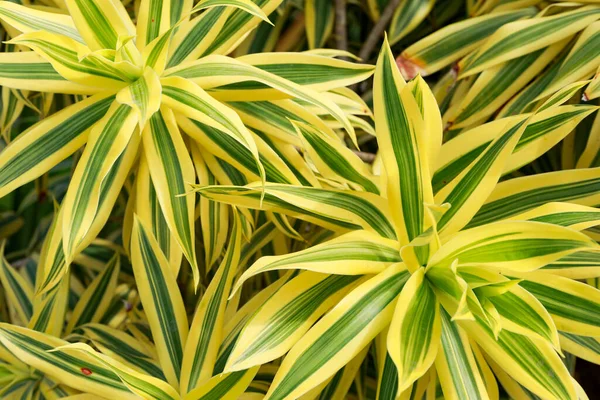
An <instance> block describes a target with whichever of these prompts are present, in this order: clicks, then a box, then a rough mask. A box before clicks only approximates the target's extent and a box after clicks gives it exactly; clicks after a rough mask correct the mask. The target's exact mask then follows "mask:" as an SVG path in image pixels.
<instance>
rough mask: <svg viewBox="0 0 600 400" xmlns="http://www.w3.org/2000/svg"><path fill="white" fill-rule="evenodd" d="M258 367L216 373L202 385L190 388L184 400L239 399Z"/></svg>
mask: <svg viewBox="0 0 600 400" xmlns="http://www.w3.org/2000/svg"><path fill="white" fill-rule="evenodd" d="M258 368H259V367H254V368H251V369H248V370H245V371H237V372H232V373H229V374H222V375H217V376H214V377H212V378H211V379H209V380H208V381H207V382H206V383H205V384H204V385H202V386H200V387H198V388H196V389H194V390H192V391H191V392H189V393H188V394H187V395H186V396H185V399H186V400H220V399H228V398H231V399H239V398H241V397H242V396H243V393H244V391H245V390H246V389H247V388H248V386H249V385H250V382H251V381H252V379H253V378H254V377H255V376H256V373H257V372H258Z"/></svg>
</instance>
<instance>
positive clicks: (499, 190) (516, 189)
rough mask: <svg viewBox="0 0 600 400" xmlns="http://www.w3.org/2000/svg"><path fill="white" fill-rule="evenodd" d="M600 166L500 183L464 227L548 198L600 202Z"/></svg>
mask: <svg viewBox="0 0 600 400" xmlns="http://www.w3.org/2000/svg"><path fill="white" fill-rule="evenodd" d="M599 188H600V169H599V168H588V169H577V170H565V171H557V172H550V173H545V174H537V175H532V176H526V177H521V178H513V179H510V180H506V181H504V182H501V183H499V184H498V185H497V186H496V188H495V189H494V190H493V191H492V193H491V194H490V196H489V197H488V198H487V200H486V201H485V204H484V205H483V206H482V207H481V209H480V210H479V211H478V212H477V214H475V216H474V217H473V218H472V219H471V221H470V222H469V224H468V225H467V228H470V227H474V226H479V225H483V224H487V223H490V222H493V221H498V220H500V219H505V218H510V217H512V216H514V215H517V214H521V213H523V212H526V211H529V210H531V209H533V208H535V207H538V206H541V205H543V204H546V203H548V202H551V201H568V202H571V203H575V204H582V205H590V206H595V205H596V204H599V203H600V196H599V195H598V190H599Z"/></svg>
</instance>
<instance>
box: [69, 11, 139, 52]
mask: <svg viewBox="0 0 600 400" xmlns="http://www.w3.org/2000/svg"><path fill="white" fill-rule="evenodd" d="M65 4H66V5H67V7H68V9H69V14H70V15H71V17H72V18H73V22H74V23H75V26H76V27H77V31H79V34H80V35H81V36H82V37H83V39H84V40H85V43H86V44H87V45H88V46H89V48H90V49H92V50H102V49H110V50H116V49H117V46H118V44H119V43H120V39H122V38H126V37H133V36H135V34H136V30H135V26H134V25H133V22H131V19H130V18H129V16H128V15H127V10H125V7H124V6H123V4H122V3H121V2H120V1H112V0H111V1H98V0H65Z"/></svg>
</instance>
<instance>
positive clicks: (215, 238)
mask: <svg viewBox="0 0 600 400" xmlns="http://www.w3.org/2000/svg"><path fill="white" fill-rule="evenodd" d="M191 147H192V159H193V160H194V167H195V168H196V173H197V175H198V184H199V185H202V186H208V185H216V184H217V183H218V182H217V178H216V177H215V175H214V174H213V173H212V171H211V170H210V169H209V168H208V166H207V165H206V162H205V161H204V159H203V157H202V155H201V151H200V149H199V148H198V146H197V145H192V146H191ZM200 223H201V226H202V240H203V243H204V254H205V260H206V266H207V267H208V268H210V267H211V266H212V265H213V264H214V263H215V262H216V261H217V259H218V258H219V257H220V256H221V254H222V253H223V251H224V250H225V246H226V244H227V237H228V235H227V234H228V232H229V207H227V205H225V204H222V203H219V202H216V201H212V200H208V199H207V198H205V197H200Z"/></svg>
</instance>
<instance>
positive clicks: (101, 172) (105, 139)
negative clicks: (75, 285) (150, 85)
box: [62, 102, 139, 264]
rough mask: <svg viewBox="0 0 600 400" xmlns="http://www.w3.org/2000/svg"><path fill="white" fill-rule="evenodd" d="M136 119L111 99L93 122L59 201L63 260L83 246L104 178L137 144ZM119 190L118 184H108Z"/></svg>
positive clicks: (90, 238) (90, 239)
mask: <svg viewBox="0 0 600 400" xmlns="http://www.w3.org/2000/svg"><path fill="white" fill-rule="evenodd" d="M136 125H137V119H136V116H135V113H134V112H133V109H132V108H131V107H129V106H126V105H120V104H118V103H116V102H113V104H112V105H111V107H110V108H109V110H108V111H107V113H106V115H105V116H104V118H102V119H101V120H100V121H99V122H98V124H97V125H94V127H93V128H92V130H91V132H90V137H89V138H88V143H87V145H86V149H85V151H84V152H83V154H82V156H81V158H80V160H79V162H78V164H77V167H76V168H75V171H74V172H73V180H72V181H71V182H72V183H71V184H70V185H69V189H68V190H67V193H66V195H65V199H64V201H63V208H64V209H63V220H62V233H63V247H64V254H65V259H66V263H67V264H69V263H70V262H71V261H72V260H73V258H74V257H75V255H77V254H78V253H80V252H81V251H82V250H83V249H84V248H86V247H87V246H88V245H89V244H90V242H91V241H92V240H93V239H94V237H93V236H92V237H90V235H89V233H90V226H91V225H92V224H93V222H94V218H93V217H94V215H95V214H96V212H97V211H98V209H99V206H100V196H101V195H103V194H105V193H103V191H102V189H103V185H104V179H105V178H106V177H107V175H108V174H109V173H110V171H111V169H112V168H113V166H114V164H115V163H116V161H117V160H118V159H119V157H120V156H121V154H123V153H124V152H125V150H126V149H127V146H128V145H129V144H130V142H135V143H134V145H137V144H139V139H138V136H139V134H134V132H135V130H136ZM110 189H111V191H112V190H116V191H120V190H121V187H120V186H116V187H111V188H110Z"/></svg>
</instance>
